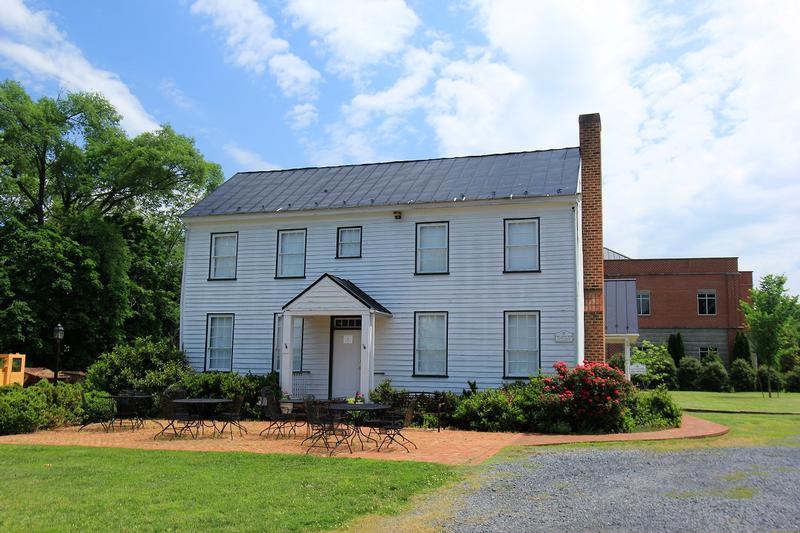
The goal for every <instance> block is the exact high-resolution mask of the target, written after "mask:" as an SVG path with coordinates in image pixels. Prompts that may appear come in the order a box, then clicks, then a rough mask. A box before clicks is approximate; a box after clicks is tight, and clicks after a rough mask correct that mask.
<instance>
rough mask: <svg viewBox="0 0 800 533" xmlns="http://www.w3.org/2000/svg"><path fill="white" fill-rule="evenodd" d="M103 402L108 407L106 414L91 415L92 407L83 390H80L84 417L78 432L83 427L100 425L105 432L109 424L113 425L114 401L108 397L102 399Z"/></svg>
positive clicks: (109, 427)
mask: <svg viewBox="0 0 800 533" xmlns="http://www.w3.org/2000/svg"><path fill="white" fill-rule="evenodd" d="M103 400H104V401H105V402H106V405H107V406H108V414H107V415H104V414H103V413H92V407H91V406H90V405H89V401H88V400H87V399H86V392H84V390H83V388H81V406H82V408H83V413H84V415H83V425H81V427H79V428H78V431H82V430H83V429H84V428H85V427H87V426H90V425H92V424H100V426H101V427H102V428H103V431H106V432H108V431H109V430H110V429H111V424H113V423H114V409H115V404H114V401H113V400H112V399H111V398H109V397H104V398H103Z"/></svg>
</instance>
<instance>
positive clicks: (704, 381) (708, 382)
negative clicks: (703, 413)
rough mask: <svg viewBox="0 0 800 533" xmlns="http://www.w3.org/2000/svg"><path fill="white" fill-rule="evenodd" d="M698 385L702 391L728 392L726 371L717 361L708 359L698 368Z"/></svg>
mask: <svg viewBox="0 0 800 533" xmlns="http://www.w3.org/2000/svg"><path fill="white" fill-rule="evenodd" d="M698 381H699V385H700V388H701V389H702V390H704V391H711V392H722V391H725V390H728V371H727V370H725V365H723V364H722V362H721V361H719V359H713V358H712V359H709V360H708V361H706V362H704V363H703V364H702V366H701V368H700V375H699V379H698Z"/></svg>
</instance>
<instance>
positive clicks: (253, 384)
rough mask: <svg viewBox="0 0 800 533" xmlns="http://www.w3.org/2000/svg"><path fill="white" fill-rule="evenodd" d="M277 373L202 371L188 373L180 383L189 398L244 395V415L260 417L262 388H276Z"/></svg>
mask: <svg viewBox="0 0 800 533" xmlns="http://www.w3.org/2000/svg"><path fill="white" fill-rule="evenodd" d="M277 377H278V375H277V373H275V372H272V373H270V374H268V375H266V376H257V375H254V374H246V375H243V374H237V373H236V372H202V373H195V374H187V375H185V376H184V378H183V379H182V380H181V381H180V383H178V385H180V386H181V387H183V388H184V389H186V395H187V396H188V397H189V398H229V399H231V400H232V399H234V398H235V397H237V396H242V397H243V398H244V402H243V403H242V417H243V418H259V416H260V415H261V408H260V407H259V406H258V402H259V400H260V395H261V389H262V388H263V387H270V388H273V389H274V388H275V384H276V382H277Z"/></svg>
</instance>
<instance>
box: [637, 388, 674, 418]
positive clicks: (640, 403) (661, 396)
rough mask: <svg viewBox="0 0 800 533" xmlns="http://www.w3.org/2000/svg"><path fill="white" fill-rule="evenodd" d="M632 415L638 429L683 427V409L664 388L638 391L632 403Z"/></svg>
mask: <svg viewBox="0 0 800 533" xmlns="http://www.w3.org/2000/svg"><path fill="white" fill-rule="evenodd" d="M631 415H632V417H633V424H634V426H635V427H636V428H642V429H666V428H676V427H679V426H680V425H681V408H680V407H678V405H677V404H676V403H675V401H674V400H673V399H672V396H671V395H670V394H669V391H667V389H666V387H663V386H662V387H658V388H657V389H655V390H652V391H637V392H636V393H635V394H634V396H633V399H632V402H631Z"/></svg>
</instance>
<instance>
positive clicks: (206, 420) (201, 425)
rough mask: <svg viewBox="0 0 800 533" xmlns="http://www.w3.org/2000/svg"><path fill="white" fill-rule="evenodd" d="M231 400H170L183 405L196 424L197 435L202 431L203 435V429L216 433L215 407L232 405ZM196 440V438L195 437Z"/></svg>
mask: <svg viewBox="0 0 800 533" xmlns="http://www.w3.org/2000/svg"><path fill="white" fill-rule="evenodd" d="M232 402H233V400H229V399H228V398H179V399H177V400H172V403H178V404H181V405H185V406H186V407H187V408H188V409H189V410H190V411H191V412H192V415H193V418H195V419H196V420H194V423H195V424H197V428H198V430H199V431H198V433H199V432H200V431H202V432H203V433H205V428H207V427H208V428H213V429H214V433H217V431H218V430H217V424H216V421H215V420H214V414H215V411H216V408H217V406H220V405H223V404H226V403H232ZM195 438H196V437H195Z"/></svg>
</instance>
